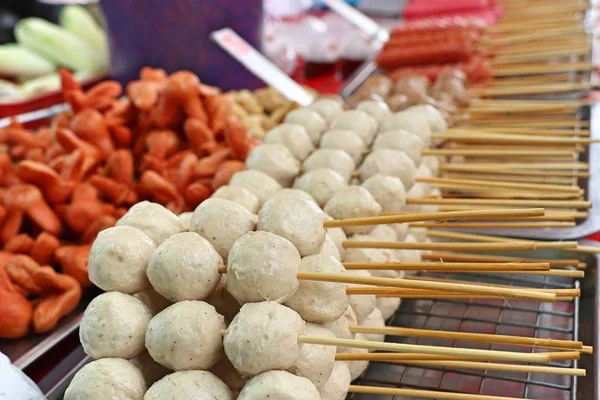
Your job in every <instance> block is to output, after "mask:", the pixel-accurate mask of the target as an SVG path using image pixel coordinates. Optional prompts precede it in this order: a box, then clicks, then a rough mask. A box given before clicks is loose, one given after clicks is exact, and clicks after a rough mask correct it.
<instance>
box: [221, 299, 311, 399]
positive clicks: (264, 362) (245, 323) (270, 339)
mask: <svg viewBox="0 0 600 400" xmlns="http://www.w3.org/2000/svg"><path fill="white" fill-rule="evenodd" d="M304 325H305V324H304V321H303V320H302V318H301V317H300V315H298V313H297V312H295V311H294V310H292V309H290V308H287V307H285V306H282V305H281V304H279V303H277V302H274V301H263V302H261V303H248V304H244V305H243V306H242V308H241V309H240V312H239V314H238V315H236V316H235V318H234V319H233V321H231V324H230V325H229V327H228V328H227V331H226V332H225V338H224V341H223V345H224V347H225V354H226V355H227V358H229V361H231V363H232V364H233V366H234V367H235V369H236V370H237V371H238V372H239V373H240V374H242V375H244V376H253V375H257V374H260V373H261V372H265V371H270V370H273V369H287V368H290V367H291V366H292V365H293V364H294V363H295V362H296V360H298V357H300V350H301V347H302V345H301V344H300V343H298V336H299V335H301V334H303V333H304V330H305V326H304ZM243 391H244V390H242V392H243Z"/></svg>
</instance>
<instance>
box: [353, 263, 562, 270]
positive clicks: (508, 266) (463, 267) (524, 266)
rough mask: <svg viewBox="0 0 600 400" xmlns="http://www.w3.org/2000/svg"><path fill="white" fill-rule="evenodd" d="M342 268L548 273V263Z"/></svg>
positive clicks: (396, 265) (382, 264)
mask: <svg viewBox="0 0 600 400" xmlns="http://www.w3.org/2000/svg"><path fill="white" fill-rule="evenodd" d="M342 264H343V265H344V268H346V269H350V270H354V269H359V270H360V269H369V270H381V271H385V270H394V271H428V270H443V271H474V272H487V271H488V270H494V271H505V272H514V271H548V270H550V264H548V263H451V262H450V263H445V262H441V263H440V262H345V263H342Z"/></svg>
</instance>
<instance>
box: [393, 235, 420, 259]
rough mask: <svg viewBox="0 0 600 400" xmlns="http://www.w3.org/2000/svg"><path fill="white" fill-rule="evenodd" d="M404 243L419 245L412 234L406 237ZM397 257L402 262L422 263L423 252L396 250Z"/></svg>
mask: <svg viewBox="0 0 600 400" xmlns="http://www.w3.org/2000/svg"><path fill="white" fill-rule="evenodd" d="M404 242H406V243H419V241H418V240H416V239H415V238H414V237H413V235H411V234H410V233H409V234H408V235H406V237H405V238H404ZM396 257H397V258H398V259H399V260H400V261H401V262H420V261H421V251H420V250H406V249H405V250H396Z"/></svg>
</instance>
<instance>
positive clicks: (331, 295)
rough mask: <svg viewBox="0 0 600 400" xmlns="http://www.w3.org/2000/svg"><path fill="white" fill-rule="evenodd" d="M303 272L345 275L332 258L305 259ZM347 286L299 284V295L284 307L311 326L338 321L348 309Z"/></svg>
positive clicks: (301, 264) (342, 267)
mask: <svg viewBox="0 0 600 400" xmlns="http://www.w3.org/2000/svg"><path fill="white" fill-rule="evenodd" d="M299 271H300V272H315V273H331V274H343V273H344V272H345V269H344V266H343V265H342V264H341V263H340V262H339V261H337V260H336V259H334V258H333V257H329V256H323V255H319V254H317V255H314V256H308V257H304V258H303V259H302V262H301V263H300V268H299ZM346 286H347V285H346V284H345V283H337V282H321V281H310V280H302V281H300V286H299V287H298V290H297V291H296V293H295V294H294V295H293V296H292V297H291V298H290V299H289V300H288V301H286V302H285V305H286V306H288V307H290V308H291V309H292V310H294V311H296V312H297V313H298V314H300V316H301V317H302V318H303V319H304V320H306V321H310V322H315V323H325V322H331V321H335V320H336V319H338V318H340V316H341V315H342V314H343V313H344V312H345V311H346V309H347V308H348V301H349V298H348V295H347V294H346Z"/></svg>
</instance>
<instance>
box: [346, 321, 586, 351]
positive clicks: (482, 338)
mask: <svg viewBox="0 0 600 400" xmlns="http://www.w3.org/2000/svg"><path fill="white" fill-rule="evenodd" d="M350 332H353V333H379V334H384V335H394V336H412V337H426V338H437V339H451V340H466V341H470V342H484V343H498V344H508V345H514V346H525V347H532V348H540V349H552V350H556V349H561V350H579V351H582V350H583V343H582V342H578V341H573V340H558V339H543V338H532V337H524V336H510V335H496V334H484V333H468V332H449V331H439V330H427V329H412V328H402V327H391V326H386V327H368V326H351V327H350Z"/></svg>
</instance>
